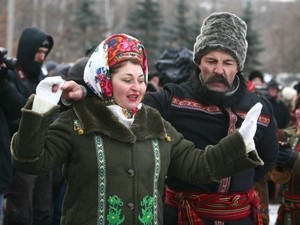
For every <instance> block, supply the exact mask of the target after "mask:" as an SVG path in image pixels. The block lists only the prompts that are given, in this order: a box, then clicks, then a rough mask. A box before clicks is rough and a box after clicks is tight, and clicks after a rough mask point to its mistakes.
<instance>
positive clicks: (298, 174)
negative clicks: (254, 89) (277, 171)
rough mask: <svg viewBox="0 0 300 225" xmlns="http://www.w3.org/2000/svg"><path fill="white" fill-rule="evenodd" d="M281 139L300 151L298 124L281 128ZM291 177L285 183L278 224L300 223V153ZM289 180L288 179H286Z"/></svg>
mask: <svg viewBox="0 0 300 225" xmlns="http://www.w3.org/2000/svg"><path fill="white" fill-rule="evenodd" d="M279 134H280V135H279V136H280V137H282V140H281V141H284V142H288V143H289V144H290V146H291V148H292V149H294V150H295V151H297V152H300V136H299V134H297V126H292V127H289V128H286V129H283V130H280V133H279ZM289 175H290V178H289V180H288V181H287V183H285V184H283V194H282V204H281V206H280V207H279V210H278V218H277V221H276V224H278V225H289V224H300V155H299V153H298V157H297V159H296V161H295V163H294V166H293V168H292V171H291V173H290V174H289ZM286 180H287V179H286Z"/></svg>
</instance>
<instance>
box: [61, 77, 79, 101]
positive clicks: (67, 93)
mask: <svg viewBox="0 0 300 225" xmlns="http://www.w3.org/2000/svg"><path fill="white" fill-rule="evenodd" d="M61 89H62V91H63V92H62V98H63V99H65V100H73V101H77V100H81V99H82V98H84V91H83V89H82V86H80V85H79V84H77V83H76V82H75V81H66V82H65V83H64V85H63V86H62V88H61Z"/></svg>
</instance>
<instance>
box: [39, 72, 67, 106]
mask: <svg viewBox="0 0 300 225" xmlns="http://www.w3.org/2000/svg"><path fill="white" fill-rule="evenodd" d="M63 84H64V80H63V79H62V78H61V77H60V76H54V77H46V78H45V79H44V80H42V81H40V83H39V84H38V86H37V88H36V96H37V97H38V98H39V99H41V100H44V101H47V102H49V103H52V104H54V105H56V104H57V103H58V101H59V99H60V96H61V94H62V89H61V87H62V85H63ZM53 85H57V86H58V89H57V91H56V92H53V91H52V87H53Z"/></svg>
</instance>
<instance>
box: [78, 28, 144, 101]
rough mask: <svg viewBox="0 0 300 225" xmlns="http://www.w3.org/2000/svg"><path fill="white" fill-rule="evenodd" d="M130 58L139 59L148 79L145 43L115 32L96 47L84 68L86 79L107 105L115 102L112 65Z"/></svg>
mask: <svg viewBox="0 0 300 225" xmlns="http://www.w3.org/2000/svg"><path fill="white" fill-rule="evenodd" d="M129 59H136V60H138V61H139V62H140V63H141V65H142V69H143V72H144V75H145V81H146V82H147V81H148V62H147V56H146V50H145V47H144V46H143V44H142V43H141V42H140V41H139V40H137V39H136V38H134V37H131V36H129V35H127V34H115V35H112V36H110V37H109V38H107V39H105V40H104V41H103V42H101V44H100V45H99V46H98V47H97V48H96V49H95V51H94V52H93V54H92V55H91V57H90V59H89V60H88V62H87V65H86V67H85V70H84V81H85V82H86V84H87V85H88V86H89V87H90V88H91V89H92V90H93V92H94V93H95V94H96V95H98V96H99V97H100V98H101V99H102V100H103V101H104V103H105V104H106V105H110V104H113V94H112V84H111V75H110V70H109V68H110V67H113V66H115V65H116V64H118V63H121V62H124V61H127V60H129Z"/></svg>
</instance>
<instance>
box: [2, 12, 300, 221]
mask: <svg viewBox="0 0 300 225" xmlns="http://www.w3.org/2000/svg"><path fill="white" fill-rule="evenodd" d="M246 34H247V25H246V23H245V22H244V21H243V20H242V19H241V18H239V17H238V16H236V15H234V14H232V13H227V12H217V13H212V14H211V15H209V16H208V17H207V18H206V19H205V20H204V21H203V24H202V27H201V31H200V34H199V35H198V36H197V37H195V44H194V49H193V51H189V50H187V49H185V48H182V49H180V50H179V51H177V50H169V51H165V52H164V53H163V54H162V56H161V58H160V59H158V61H157V71H149V76H148V59H147V53H146V52H147V51H146V49H145V47H144V45H143V43H142V40H138V39H136V38H135V37H132V36H130V35H128V34H114V35H111V36H109V37H107V38H106V39H105V40H100V43H99V45H98V46H96V47H94V48H93V49H92V50H91V51H90V52H89V53H88V54H86V55H85V56H84V57H82V58H80V59H78V60H77V61H76V62H74V63H73V64H69V63H57V62H55V61H49V62H48V63H46V59H47V57H48V55H49V54H50V52H51V50H52V48H53V45H54V40H53V38H52V37H51V35H49V34H47V33H46V32H44V31H42V30H40V29H37V28H26V29H25V30H24V31H23V32H22V34H21V36H20V39H19V43H18V48H17V55H16V58H17V61H16V63H15V64H14V67H13V68H10V67H8V65H7V63H6V62H5V60H1V61H0V119H1V127H0V132H1V133H0V134H1V135H0V136H1V139H0V151H1V152H0V154H1V155H0V160H1V161H0V167H1V168H0V169H1V170H0V224H1V225H2V224H4V225H23V224H24V225H50V224H51V225H56V224H63V225H67V224H68V225H69V224H72V225H73V224H84V225H92V224H93V225H94V224H103V225H104V224H110V225H113V224H128V225H129V224H144V225H145V224H147V225H148V224H157V225H158V224H161V225H162V224H164V225H169V224H170V225H175V224H178V225H200V224H206V225H238V224H242V225H251V224H255V225H261V224H265V225H266V224H269V214H268V205H269V204H270V202H271V201H274V200H278V203H279V202H280V203H281V206H280V208H279V211H278V219H277V222H276V224H277V225H288V224H297V223H300V201H299V198H300V192H299V191H298V189H299V188H297V187H298V186H299V185H300V183H299V182H300V181H299V175H300V156H299V153H298V152H299V151H300V143H298V142H299V137H300V95H299V96H298V95H297V94H298V93H297V91H296V92H295V93H294V92H293V93H294V94H293V97H292V98H290V99H289V100H290V102H289V104H287V103H286V102H284V101H283V100H282V93H283V92H282V87H281V86H280V84H278V83H277V82H276V81H275V80H271V81H269V82H265V80H264V76H263V73H262V72H261V71H258V70H253V71H252V72H251V73H250V74H249V75H247V74H243V68H244V63H245V60H246V55H247V48H248V43H247V40H246ZM172 57H173V58H172ZM182 62H185V63H182ZM44 64H45V65H44ZM42 66H45V67H46V69H47V74H44V73H43V71H42ZM2 124H3V125H2ZM299 190H300V189H299ZM278 193H280V194H278ZM278 196H279V197H278ZM276 197H278V198H279V199H275V198H276Z"/></svg>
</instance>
